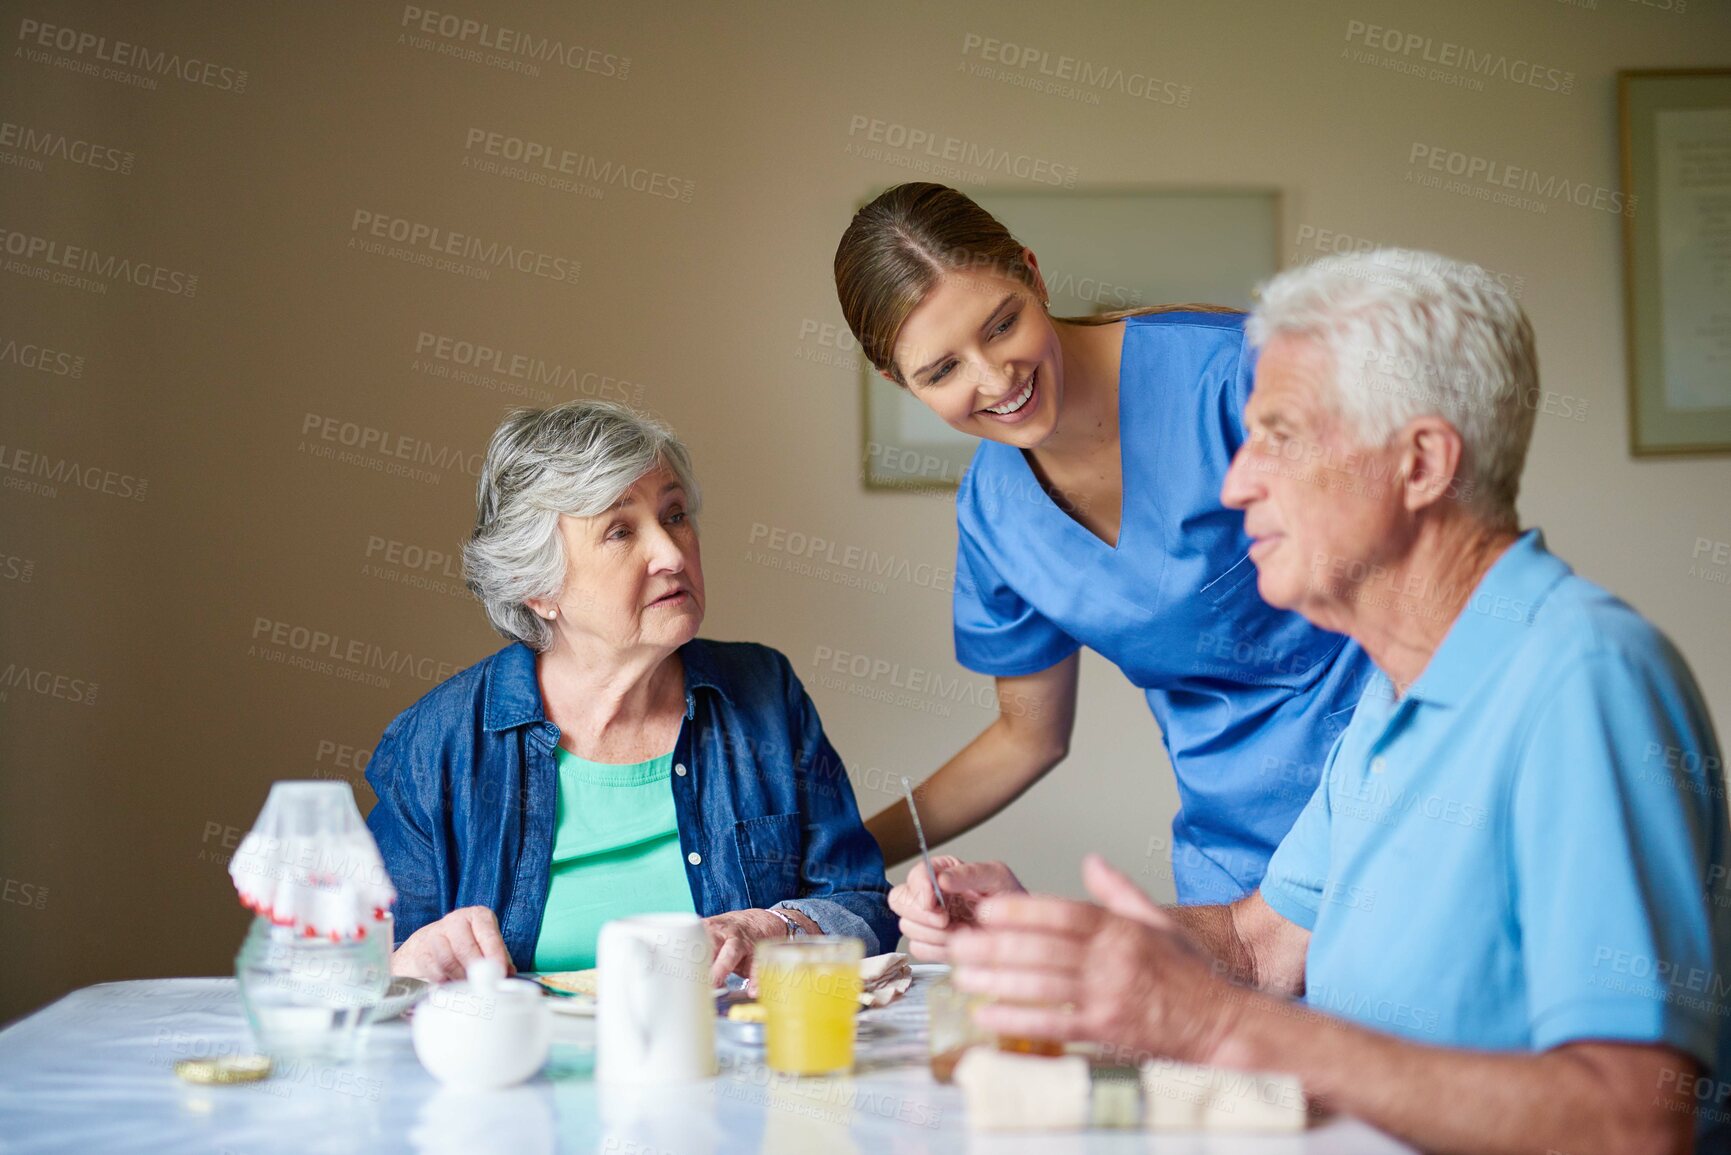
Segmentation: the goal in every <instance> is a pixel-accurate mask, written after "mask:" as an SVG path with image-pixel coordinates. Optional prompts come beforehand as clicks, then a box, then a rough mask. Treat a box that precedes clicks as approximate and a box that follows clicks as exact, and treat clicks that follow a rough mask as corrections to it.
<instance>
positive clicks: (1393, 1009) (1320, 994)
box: [891, 250, 1731, 1155]
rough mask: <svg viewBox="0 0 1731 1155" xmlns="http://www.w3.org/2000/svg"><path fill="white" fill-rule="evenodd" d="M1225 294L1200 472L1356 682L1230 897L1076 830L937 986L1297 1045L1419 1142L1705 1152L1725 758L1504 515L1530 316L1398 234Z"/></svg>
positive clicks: (1234, 1047) (1143, 1036)
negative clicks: (1231, 314)
mask: <svg viewBox="0 0 1731 1155" xmlns="http://www.w3.org/2000/svg"><path fill="white" fill-rule="evenodd" d="M1250 325H1251V335H1252V339H1253V340H1255V341H1256V342H1257V343H1258V344H1259V345H1260V346H1261V355H1260V360H1259V363H1258V366H1257V371H1256V382H1255V388H1254V391H1253V393H1252V395H1251V398H1250V402H1249V405H1248V407H1247V409H1246V421H1247V425H1248V428H1249V430H1250V433H1251V437H1250V440H1249V441H1247V442H1246V444H1245V445H1244V446H1243V447H1242V448H1241V449H1240V450H1239V452H1238V455H1237V456H1236V458H1235V459H1234V461H1233V465H1232V468H1231V471H1230V472H1229V474H1228V476H1227V480H1226V484H1225V487H1224V490H1223V492H1222V497H1223V500H1224V501H1225V503H1226V504H1227V505H1229V506H1231V507H1233V508H1235V509H1242V510H1243V511H1244V515H1245V529H1246V531H1247V533H1248V534H1249V536H1250V537H1251V538H1252V539H1253V542H1254V545H1253V546H1252V548H1251V552H1250V556H1251V559H1252V560H1253V561H1254V562H1255V564H1256V567H1257V580H1258V588H1259V590H1260V591H1261V593H1262V596H1263V598H1264V599H1265V600H1267V601H1268V602H1269V603H1270V604H1271V605H1275V606H1279V607H1282V608H1290V609H1294V610H1297V611H1299V612H1300V613H1302V614H1304V616H1305V617H1307V618H1309V619H1310V620H1311V621H1312V622H1315V623H1316V624H1317V625H1320V626H1324V627H1326V628H1328V629H1332V630H1338V631H1340V632H1343V633H1346V634H1349V635H1351V636H1352V637H1353V638H1354V639H1356V640H1357V641H1358V642H1359V643H1360V644H1361V645H1362V646H1363V647H1364V648H1365V650H1366V651H1367V652H1368V653H1369V654H1370V655H1371V657H1372V658H1373V659H1374V661H1375V662H1376V665H1377V667H1378V669H1379V671H1380V677H1378V678H1377V679H1375V680H1374V681H1373V682H1372V685H1371V687H1370V689H1369V691H1368V692H1367V693H1366V696H1365V698H1364V699H1363V701H1362V702H1361V703H1360V705H1359V707H1358V710H1357V713H1356V715H1355V717H1354V719H1353V722H1352V724H1351V725H1350V726H1349V727H1348V729H1347V730H1346V732H1345V733H1344V734H1342V735H1341V737H1340V739H1339V741H1338V742H1337V743H1336V745H1335V747H1334V749H1333V750H1332V752H1331V753H1330V755H1329V757H1328V761H1327V765H1326V766H1324V767H1323V768H1322V775H1321V784H1320V786H1319V787H1318V789H1317V791H1316V794H1315V796H1314V797H1313V798H1312V800H1311V802H1310V803H1309V805H1308V807H1307V808H1306V809H1305V810H1304V811H1303V812H1302V814H1301V815H1300V817H1299V818H1298V820H1297V823H1296V824H1295V825H1294V827H1293V828H1292V831H1291V833H1290V834H1289V835H1288V836H1287V838H1286V839H1285V841H1283V842H1282V843H1281V845H1280V847H1279V849H1278V850H1277V851H1276V853H1275V855H1274V857H1273V858H1272V860H1271V861H1270V863H1269V867H1268V873H1267V876H1266V877H1265V878H1264V880H1263V882H1262V886H1261V888H1260V890H1259V891H1258V892H1257V893H1255V894H1253V895H1251V896H1249V897H1247V898H1245V899H1242V900H1240V901H1238V902H1236V903H1233V904H1232V905H1230V906H1214V907H1184V908H1164V909H1163V908H1160V907H1156V906H1155V905H1154V904H1153V903H1151V902H1150V901H1149V900H1148V899H1147V898H1146V897H1145V896H1144V895H1142V893H1141V892H1140V891H1138V890H1137V889H1136V887H1135V886H1134V885H1133V884H1132V883H1131V882H1130V881H1129V880H1128V879H1127V878H1126V877H1125V876H1123V875H1121V874H1119V873H1117V872H1116V871H1114V870H1112V868H1111V867H1109V866H1107V865H1106V864H1105V863H1104V862H1102V861H1100V860H1099V859H1098V858H1091V859H1090V860H1089V861H1088V862H1087V863H1086V864H1085V875H1086V881H1087V884H1088V886H1089V889H1090V891H1091V893H1093V894H1094V896H1095V897H1096V898H1098V899H1099V900H1100V902H1101V903H1102V904H1103V905H1102V906H1094V905H1089V904H1084V903H1075V902H1068V901H1064V900H1060V899H1055V898H1045V897H1035V896H1028V895H1021V894H1014V893H1008V894H1006V893H999V894H997V895H996V896H995V897H992V898H990V899H987V900H986V901H984V902H983V904H982V905H981V906H980V907H979V909H978V911H977V916H976V919H977V921H975V922H974V924H973V925H972V926H966V927H958V928H957V929H956V931H955V933H954V934H951V935H948V936H947V943H946V944H945V945H947V948H948V952H949V956H950V957H951V958H952V959H953V960H954V961H955V963H956V964H957V970H956V983H957V985H958V986H960V987H961V988H963V989H965V990H970V991H977V992H980V993H984V994H990V995H994V996H997V998H998V1000H999V1001H998V1003H997V1005H994V1006H991V1007H988V1008H986V1009H985V1010H984V1011H983V1012H982V1014H981V1018H982V1022H983V1024H984V1025H986V1026H987V1027H988V1028H990V1029H996V1030H1001V1031H1004V1032H1007V1033H1014V1034H1018V1035H1024V1036H1034V1037H1057V1038H1066V1039H1092V1040H1096V1041H1100V1042H1104V1043H1109V1044H1115V1045H1117V1046H1120V1047H1124V1048H1129V1049H1132V1050H1136V1051H1143V1052H1146V1053H1150V1054H1154V1055H1162V1056H1172V1057H1175V1058H1178V1059H1181V1060H1186V1061H1191V1062H1197V1063H1209V1064H1215V1065H1220V1066H1227V1067H1237V1068H1244V1069H1266V1070H1283V1071H1290V1072H1295V1073H1297V1074H1298V1075H1299V1076H1300V1077H1301V1078H1302V1079H1303V1082H1304V1085H1305V1088H1306V1091H1307V1092H1308V1094H1309V1095H1310V1096H1311V1098H1312V1099H1313V1101H1316V1102H1319V1103H1320V1104H1323V1105H1326V1106H1330V1107H1333V1108H1337V1109H1340V1110H1344V1111H1347V1112H1350V1113H1352V1114H1355V1115H1358V1116H1360V1117H1362V1118H1364V1119H1366V1120H1368V1121H1370V1122H1372V1123H1374V1124H1376V1125H1378V1126H1380V1127H1382V1128H1384V1129H1386V1130H1388V1131H1390V1132H1392V1133H1394V1134H1397V1135H1400V1136H1402V1137H1405V1138H1407V1139H1409V1140H1411V1141H1412V1142H1414V1143H1416V1144H1418V1145H1419V1146H1421V1147H1423V1148H1425V1149H1427V1150H1446V1151H1458V1152H1485V1153H1490V1152H1514V1151H1536V1152H1545V1151H1555V1152H1567V1153H1569V1155H1588V1153H1590V1152H1604V1153H1607V1155H1645V1153H1648V1152H1652V1153H1664V1155H1671V1153H1673V1152H1685V1151H1689V1150H1694V1149H1697V1148H1695V1147H1694V1144H1695V1143H1696V1142H1697V1141H1699V1142H1700V1144H1701V1146H1700V1147H1699V1148H1698V1149H1699V1150H1702V1151H1707V1150H1720V1149H1721V1146H1722V1144H1723V1142H1724V1141H1723V1139H1722V1138H1721V1137H1720V1136H1719V1135H1718V1133H1717V1132H1718V1130H1719V1128H1718V1127H1716V1126H1715V1124H1716V1123H1718V1122H1720V1121H1721V1120H1723V1119H1724V1118H1726V1114H1725V1111H1724V1109H1722V1108H1719V1107H1718V1104H1720V1103H1723V1102H1724V1101H1725V1096H1720V1095H1718V1094H1717V1093H1716V1088H1719V1087H1727V1088H1731V1083H1724V1082H1720V1081H1719V1080H1725V1079H1727V1078H1731V1072H1728V1071H1726V1070H1725V1069H1724V1067H1723V1066H1722V1065H1721V1063H1722V1060H1723V1058H1724V1055H1725V1050H1726V1042H1727V1038H1728V1036H1731V1032H1728V1031H1727V1030H1726V1029H1725V1027H1724V1023H1723V1016H1724V1013H1725V1011H1726V1009H1727V1004H1728V1002H1731V1000H1728V998H1727V995H1728V991H1727V987H1726V983H1725V980H1724V979H1723V978H1722V976H1721V973H1720V970H1719V968H1720V966H1721V965H1723V963H1724V960H1725V958H1726V957H1727V953H1726V946H1727V943H1728V942H1731V936H1728V934H1727V921H1726V918H1727V913H1728V904H1731V893H1728V892H1727V889H1726V887H1725V885H1724V883H1725V867H1726V862H1727V854H1728V848H1727V841H1728V838H1731V835H1728V831H1727V823H1726V813H1725V793H1724V774H1723V766H1722V763H1721V761H1720V755H1719V749H1718V746H1717V744H1716V741H1715V738H1714V735H1713V731H1712V726H1711V723H1710V721H1709V719H1708V716H1707V711H1706V708H1705V706H1704V705H1703V703H1702V700H1701V697H1700V694H1699V692H1698V691H1697V689H1696V686H1695V683H1694V680H1693V679H1692V677H1691V676H1690V674H1689V671H1688V669H1687V667H1686V666H1685V665H1684V663H1683V660H1682V658H1681V657H1680V656H1679V655H1678V654H1677V652H1676V650H1675V649H1673V648H1672V646H1671V645H1670V644H1669V642H1667V641H1666V639H1665V638H1664V637H1663V635H1661V634H1660V633H1659V631H1658V630H1656V629H1655V628H1654V627H1653V626H1651V625H1650V624H1648V623H1647V622H1646V621H1644V620H1643V619H1642V618H1641V617H1640V616H1639V615H1638V614H1636V613H1635V611H1633V610H1632V609H1630V608H1629V607H1628V606H1626V605H1624V604H1623V603H1621V602H1619V601H1617V600H1616V599H1615V598H1613V597H1611V596H1610V595H1609V594H1607V593H1605V592H1604V591H1603V590H1601V589H1599V588H1598V587H1596V586H1594V585H1592V584H1591V583H1589V582H1587V581H1586V580H1584V579H1582V578H1580V577H1577V576H1575V575H1574V574H1573V573H1572V571H1571V570H1570V569H1569V567H1568V566H1567V565H1565V564H1564V563H1563V562H1562V561H1560V560H1558V559H1557V558H1555V557H1553V556H1552V555H1551V554H1550V553H1548V552H1547V551H1546V549H1545V545H1544V540H1543V538H1542V537H1541V536H1540V535H1539V533H1538V531H1537V530H1529V531H1527V532H1525V533H1522V532H1520V530H1519V523H1518V522H1517V520H1516V514H1515V497H1516V494H1517V491H1518V488H1519V481H1520V475H1521V468H1522V464H1523V461H1524V458H1525V455H1526V448H1527V443H1528V441H1529V439H1530V437H1531V433H1532V424H1533V416H1534V411H1535V409H1536V408H1537V407H1538V402H1539V400H1540V393H1539V389H1538V372H1537V362H1536V358H1535V356H1534V352H1533V335H1532V330H1531V327H1530V325H1529V324H1528V322H1527V320H1526V318H1525V317H1524V316H1523V315H1522V313H1521V310H1520V308H1519V306H1518V305H1516V304H1515V303H1514V301H1513V300H1511V299H1510V298H1509V296H1508V295H1507V293H1505V292H1504V291H1503V290H1502V289H1501V288H1500V287H1498V286H1497V285H1496V283H1495V282H1494V281H1493V280H1491V279H1490V278H1489V277H1488V276H1486V275H1484V274H1483V272H1482V270H1479V269H1477V268H1474V267H1471V266H1465V265H1460V264H1456V263H1454V262H1451V261H1448V260H1445V259H1444V258H1441V257H1437V256H1434V255H1432V254H1424V253H1413V252H1407V251H1400V250H1381V251H1378V252H1376V253H1370V254H1358V255H1352V256H1347V257H1341V258H1331V259H1329V260H1325V261H1321V262H1317V263H1316V264H1314V265H1311V266H1308V267H1305V268H1301V269H1297V270H1294V271H1291V272H1289V273H1286V274H1284V275H1282V276H1280V277H1278V278H1276V279H1275V280H1274V281H1273V282H1271V283H1270V284H1269V285H1268V286H1266V287H1265V289H1264V291H1263V294H1262V298H1261V302H1260V304H1259V305H1258V307H1257V309H1256V311H1255V313H1254V315H1253V316H1252V318H1251V321H1250ZM956 869H957V877H956V878H955V879H954V882H955V883H956V884H958V886H959V888H960V889H962V890H963V891H964V892H967V891H970V890H971V891H973V892H974V893H975V894H977V895H985V894H990V893H992V892H1002V891H1014V890H1018V889H1019V887H1016V886H1015V885H1013V876H1010V875H1009V874H1008V872H1007V870H1006V869H1005V868H1002V867H1001V866H995V865H993V864H973V865H972V866H963V867H958V868H956ZM994 871H997V872H1001V874H999V875H997V876H996V877H994ZM916 874H918V872H916ZM949 889H950V887H948V886H946V888H945V890H946V893H947V892H948V891H949ZM927 890H929V887H927V886H925V885H924V880H923V878H920V879H919V880H917V881H914V882H910V883H909V884H904V886H903V887H900V888H897V893H896V894H892V896H891V905H892V906H894V907H895V908H896V909H897V910H898V912H900V913H902V914H903V915H904V924H903V925H904V927H906V926H908V925H909V920H910V918H909V916H912V919H911V921H913V922H914V923H916V924H917V923H919V922H920V921H921V920H922V918H925V917H926V916H925V915H923V914H922V912H923V911H926V910H928V909H929V903H928V902H927V901H926V900H925V898H924V893H925V891H927ZM926 921H927V922H930V921H931V920H930V919H929V918H927V919H926ZM922 933H924V932H922ZM1299 995H1302V996H1303V1005H1300V1004H1297V1003H1294V1002H1293V1001H1291V1000H1292V998H1293V996H1299ZM1704 1092H1705V1093H1704ZM1697 1132H1698V1136H1699V1138H1697Z"/></svg>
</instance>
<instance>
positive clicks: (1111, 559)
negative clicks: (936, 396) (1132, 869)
mask: <svg viewBox="0 0 1731 1155" xmlns="http://www.w3.org/2000/svg"><path fill="white" fill-rule="evenodd" d="M1254 369H1255V351H1254V350H1252V349H1251V348H1249V347H1248V346H1247V344H1246V343H1245V340H1244V318H1243V317H1242V316H1238V315H1227V314H1211V313H1157V314H1151V315H1148V316H1142V317H1131V318H1129V319H1128V320H1127V321H1126V322H1125V325H1124V349H1123V362H1122V365H1121V366H1120V369H1119V376H1118V420H1119V443H1120V445H1121V446H1122V454H1123V469H1124V480H1123V487H1124V506H1123V516H1122V519H1121V523H1120V526H1119V531H1118V545H1117V547H1116V548H1114V547H1112V546H1109V545H1107V544H1106V543H1105V542H1103V541H1101V540H1100V539H1099V538H1098V537H1096V536H1094V534H1093V533H1092V532H1090V531H1089V530H1088V529H1087V528H1086V527H1084V526H1083V525H1082V524H1081V523H1080V522H1077V521H1076V520H1075V519H1074V518H1072V517H1071V516H1070V514H1069V513H1067V512H1065V511H1064V510H1063V509H1061V508H1059V506H1058V505H1057V504H1056V503H1054V501H1053V500H1052V499H1051V498H1050V497H1049V496H1048V495H1047V494H1046V492H1045V490H1044V489H1043V488H1042V487H1041V485H1040V483H1039V480H1038V478H1036V477H1035V475H1034V473H1033V471H1032V470H1031V469H1030V468H1029V465H1028V462H1027V460H1026V458H1024V457H1023V455H1022V451H1021V450H1019V449H1017V448H1015V447H1014V446H1010V445H1003V444H999V443H997V442H991V441H987V442H982V443H981V444H980V446H979V448H978V449H977V450H976V451H975V453H974V459H973V463H972V464H971V465H970V466H969V468H968V472H967V475H966V476H965V477H964V478H963V481H962V485H961V489H960V492H959V493H958V494H957V497H956V523H957V530H958V539H959V541H958V547H957V561H956V583H955V631H956V659H957V660H958V661H959V662H961V664H962V665H964V666H966V667H967V668H968V669H970V670H974V671H976V672H978V673H981V674H990V675H992V676H994V677H1013V676H1017V675H1021V674H1031V673H1034V672H1036V671H1039V670H1044V669H1047V668H1049V667H1051V666H1053V665H1056V664H1057V663H1058V662H1061V661H1063V660H1064V659H1065V658H1067V657H1069V656H1070V655H1071V654H1073V653H1074V652H1075V651H1076V650H1077V649H1078V648H1079V647H1081V646H1088V647H1089V648H1091V649H1093V650H1094V651H1095V652H1096V653H1098V654H1100V655H1101V656H1103V657H1105V658H1106V659H1107V660H1108V661H1111V662H1113V663H1114V664H1116V665H1117V666H1118V668H1119V669H1121V670H1123V671H1124V673H1125V675H1126V676H1127V677H1128V678H1129V679H1130V681H1131V682H1133V683H1134V684H1135V685H1137V686H1140V687H1141V688H1142V689H1143V690H1144V691H1145V692H1146V694H1147V698H1148V706H1149V708H1150V709H1151V710H1152V711H1153V712H1154V720H1155V721H1156V722H1158V723H1159V725H1160V733H1161V740H1162V741H1163V742H1164V743H1165V746H1166V753H1167V756H1168V757H1169V758H1170V759H1171V762H1172V767H1173V770H1174V771H1175V772H1176V774H1177V779H1178V795H1179V811H1178V814H1177V816H1176V817H1175V818H1174V819H1173V822H1172V870H1173V876H1174V879H1175V881H1176V884H1177V891H1178V899H1179V901H1180V902H1185V903H1218V902H1230V901H1232V900H1233V899H1236V898H1241V897H1243V896H1244V895H1246V894H1248V893H1250V892H1251V891H1252V890H1254V889H1255V888H1256V886H1257V884H1258V883H1259V882H1260V881H1261V880H1262V875H1263V871H1264V870H1265V869H1266V868H1267V865H1268V857H1269V855H1270V854H1272V853H1273V851H1274V848H1275V847H1276V846H1277V845H1279V843H1280V840H1281V839H1282V838H1283V837H1285V835H1286V832H1287V830H1288V829H1290V828H1291V826H1292V823H1293V821H1294V820H1295V819H1296V818H1297V817H1298V813H1299V811H1300V810H1302V809H1303V807H1304V804H1305V803H1306V802H1308V801H1309V800H1310V796H1311V795H1312V794H1313V793H1315V789H1316V783H1317V779H1318V778H1319V777H1320V775H1321V772H1322V766H1323V764H1324V763H1325V761H1326V760H1327V756H1328V751H1329V748H1330V746H1332V745H1333V743H1334V740H1335V738H1336V737H1338V736H1339V734H1340V733H1341V731H1342V730H1344V729H1345V727H1346V723H1347V722H1348V721H1349V720H1350V719H1351V716H1352V710H1353V707H1354V705H1355V704H1356V703H1357V701H1358V697H1359V694H1360V692H1361V690H1362V689H1363V687H1364V684H1365V682H1366V680H1367V679H1368V677H1369V675H1370V674H1371V672H1372V666H1371V663H1370V660H1369V659H1368V658H1367V657H1366V656H1365V654H1364V652H1363V651H1362V650H1361V649H1359V647H1358V646H1357V645H1356V644H1355V643H1353V642H1351V641H1349V640H1347V639H1346V638H1344V637H1342V636H1341V635H1339V634H1333V633H1328V632H1326V631H1323V630H1319V629H1317V628H1316V627H1315V626H1312V625H1311V624H1310V623H1309V622H1306V621H1305V620H1304V619H1303V618H1301V617H1299V616H1298V615H1297V614H1294V613H1289V612H1286V611H1283V610H1276V609H1272V608H1270V607H1269V606H1268V604H1267V603H1265V602H1264V601H1263V600H1262V598H1261V596H1260V595H1259V594H1258V593H1257V592H1256V567H1255V565H1254V564H1252V562H1251V561H1250V558H1249V549H1250V541H1249V539H1248V538H1247V537H1246V536H1245V535H1244V517H1243V515H1242V514H1240V513H1238V512H1237V511H1235V510H1230V509H1227V508H1226V507H1225V506H1223V505H1221V504H1220V487H1221V484H1222V482H1224V481H1225V478H1226V468H1227V466H1228V465H1229V464H1230V463H1231V461H1232V455H1233V453H1234V452H1235V451H1236V450H1237V449H1238V447H1239V445H1241V444H1242V443H1243V442H1244V439H1245V432H1244V417H1243V414H1244V405H1245V402H1246V401H1247V400H1249V397H1250V386H1251V379H1252V375H1253V372H1254Z"/></svg>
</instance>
